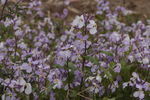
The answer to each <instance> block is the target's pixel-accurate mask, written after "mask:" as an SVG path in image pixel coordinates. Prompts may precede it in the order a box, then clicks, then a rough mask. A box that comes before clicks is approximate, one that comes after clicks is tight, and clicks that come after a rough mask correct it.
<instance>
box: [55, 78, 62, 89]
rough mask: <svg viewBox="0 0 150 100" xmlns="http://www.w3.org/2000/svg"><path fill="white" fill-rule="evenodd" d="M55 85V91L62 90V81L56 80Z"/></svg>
mask: <svg viewBox="0 0 150 100" xmlns="http://www.w3.org/2000/svg"><path fill="white" fill-rule="evenodd" d="M54 84H55V85H54V86H53V89H56V88H58V89H60V88H61V86H62V81H61V80H59V79H55V80H54Z"/></svg>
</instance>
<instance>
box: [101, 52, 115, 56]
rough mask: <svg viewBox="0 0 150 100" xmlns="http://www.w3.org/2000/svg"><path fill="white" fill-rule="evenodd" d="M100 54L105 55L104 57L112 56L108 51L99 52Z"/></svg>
mask: <svg viewBox="0 0 150 100" xmlns="http://www.w3.org/2000/svg"><path fill="white" fill-rule="evenodd" d="M100 52H101V53H104V54H106V55H108V56H113V54H112V53H110V52H108V51H100Z"/></svg>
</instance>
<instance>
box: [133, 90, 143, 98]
mask: <svg viewBox="0 0 150 100" xmlns="http://www.w3.org/2000/svg"><path fill="white" fill-rule="evenodd" d="M133 96H134V97H138V98H140V99H143V98H144V96H145V95H144V92H143V91H141V90H140V91H135V92H134V93H133Z"/></svg>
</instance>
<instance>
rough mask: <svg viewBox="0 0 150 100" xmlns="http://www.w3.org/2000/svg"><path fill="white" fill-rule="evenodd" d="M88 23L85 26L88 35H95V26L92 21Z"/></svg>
mask: <svg viewBox="0 0 150 100" xmlns="http://www.w3.org/2000/svg"><path fill="white" fill-rule="evenodd" d="M89 22H90V23H89V24H88V25H87V28H88V29H89V32H90V34H95V33H96V32H97V25H96V23H95V21H94V20H90V21H89Z"/></svg>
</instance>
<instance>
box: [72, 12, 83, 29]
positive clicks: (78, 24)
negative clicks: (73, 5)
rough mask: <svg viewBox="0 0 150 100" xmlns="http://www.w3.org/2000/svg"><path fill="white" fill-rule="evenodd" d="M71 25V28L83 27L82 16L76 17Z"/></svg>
mask: <svg viewBox="0 0 150 100" xmlns="http://www.w3.org/2000/svg"><path fill="white" fill-rule="evenodd" d="M71 25H72V26H73V27H78V28H82V27H83V26H84V25H85V21H84V16H83V15H81V16H76V18H75V19H74V20H73V22H72V24H71Z"/></svg>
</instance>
